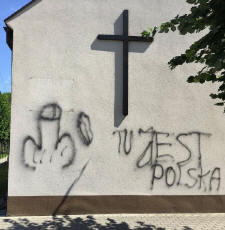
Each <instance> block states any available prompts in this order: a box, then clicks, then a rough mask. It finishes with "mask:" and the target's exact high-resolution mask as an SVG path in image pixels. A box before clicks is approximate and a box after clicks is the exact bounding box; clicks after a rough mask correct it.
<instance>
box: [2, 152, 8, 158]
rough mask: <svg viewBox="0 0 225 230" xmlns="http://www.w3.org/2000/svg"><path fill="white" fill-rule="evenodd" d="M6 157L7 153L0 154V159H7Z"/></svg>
mask: <svg viewBox="0 0 225 230" xmlns="http://www.w3.org/2000/svg"><path fill="white" fill-rule="evenodd" d="M8 155H9V154H8V153H4V154H0V159H2V158H4V157H7V156H8Z"/></svg>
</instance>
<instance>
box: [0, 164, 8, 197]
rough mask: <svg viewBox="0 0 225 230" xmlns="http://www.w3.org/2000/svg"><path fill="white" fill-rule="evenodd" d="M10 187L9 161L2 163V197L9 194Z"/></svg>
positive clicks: (0, 169) (0, 175)
mask: <svg viewBox="0 0 225 230" xmlns="http://www.w3.org/2000/svg"><path fill="white" fill-rule="evenodd" d="M7 189H8V162H6V163H4V164H1V165H0V198H1V197H2V196H4V195H6V194H7Z"/></svg>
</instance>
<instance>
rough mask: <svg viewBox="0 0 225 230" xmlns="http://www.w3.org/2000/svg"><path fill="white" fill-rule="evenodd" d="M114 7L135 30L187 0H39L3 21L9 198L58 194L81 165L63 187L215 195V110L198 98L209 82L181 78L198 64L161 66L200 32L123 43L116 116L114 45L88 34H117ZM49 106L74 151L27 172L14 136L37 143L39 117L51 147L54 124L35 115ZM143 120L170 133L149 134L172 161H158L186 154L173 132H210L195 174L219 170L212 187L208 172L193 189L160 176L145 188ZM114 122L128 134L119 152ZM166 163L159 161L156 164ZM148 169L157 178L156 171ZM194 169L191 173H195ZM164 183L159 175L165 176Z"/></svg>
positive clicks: (76, 191)
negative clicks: (9, 33) (122, 93)
mask: <svg viewBox="0 0 225 230" xmlns="http://www.w3.org/2000/svg"><path fill="white" fill-rule="evenodd" d="M124 9H128V10H129V34H130V35H140V33H141V32H142V31H143V30H144V29H147V28H149V27H153V26H155V25H160V24H161V23H162V22H165V21H167V20H168V19H170V18H172V17H174V16H176V15H177V14H183V13H184V12H187V11H188V10H189V6H188V5H186V3H185V1H184V0H171V1H167V0H160V1H159V0H152V1H149V0H113V1H111V0H104V1H103V0H83V1H80V0H73V1H72V0H69V1H61V0H44V1H41V2H40V3H38V4H37V5H35V6H34V7H32V8H30V9H29V10H28V11H26V12H24V13H23V14H21V15H20V16H18V17H16V18H14V19H13V20H11V21H9V22H8V23H9V25H10V26H11V27H12V28H13V30H14V49H13V65H12V120H11V146H10V159H9V163H10V164H9V165H10V166H9V193H8V195H9V196H42V195H62V196H63V195H65V194H66V193H67V192H68V189H69V188H70V186H71V185H72V184H73V183H74V181H75V180H76V178H79V176H80V175H81V171H82V169H84V166H85V165H86V164H87V167H85V170H84V171H83V173H82V176H81V177H80V178H79V180H78V182H76V184H74V186H73V187H72V188H71V190H70V191H69V192H70V195H131V194H135V195H151V194H157V195H174V194H175V195H184V194H189V195H194V194H202V195H207V194H225V183H224V175H225V173H224V170H223V165H224V149H225V142H224V138H225V131H224V127H223V125H222V124H223V123H224V119H225V117H224V114H223V111H222V110H221V108H218V107H216V106H214V101H212V100H211V99H210V98H209V96H208V95H209V94H210V93H211V92H213V91H214V90H215V86H212V85H210V84H208V85H204V86H202V85H198V84H188V83H186V77H187V76H188V75H189V74H192V73H193V74H194V73H195V72H196V71H197V70H199V69H200V66H197V65H184V66H182V67H178V68H177V69H176V70H174V71H171V70H170V69H169V67H168V65H167V62H168V61H169V60H170V58H172V57H174V56H175V55H178V54H180V53H181V52H184V51H185V49H186V48H188V47H189V45H190V44H191V43H192V42H193V41H194V40H196V39H197V38H198V37H199V36H200V35H187V36H185V37H183V36H180V35H178V33H168V34H160V35H157V36H156V37H155V40H154V42H153V43H152V44H151V45H149V46H147V45H146V44H141V43H136V42H133V43H130V47H129V50H130V51H131V52H130V53H129V115H128V116H127V117H126V118H124V119H123V121H122V122H121V123H120V119H122V118H121V114H120V107H119V102H120V98H121V97H119V99H118V94H119V93H118V91H119V88H120V84H119V83H120V79H121V78H122V43H121V42H112V41H98V40H96V37H97V35H98V34H114V33H118V34H119V33H121V29H122V21H121V13H122V11H123V10H124ZM121 100H122V98H121ZM49 104H57V105H58V106H59V107H60V108H61V110H62V113H61V117H60V121H59V122H58V125H59V126H60V129H59V130H58V135H59V136H61V135H63V134H65V133H69V134H70V137H71V141H68V140H69V138H67V141H68V143H69V142H70V143H74V146H75V149H74V151H75V157H74V159H73V162H72V164H71V165H70V166H69V167H67V168H64V169H62V168H61V167H60V163H61V162H59V161H60V157H59V158H56V161H55V163H54V164H53V163H50V161H49V160H47V161H45V162H43V164H39V165H38V167H36V169H35V170H33V169H32V168H31V167H26V166H25V165H26V161H25V160H24V154H23V143H24V140H25V138H26V137H28V136H30V137H32V138H33V139H34V140H35V141H36V142H38V140H39V138H40V136H39V134H40V133H38V122H39V123H41V132H42V139H43V140H42V141H43V145H44V147H45V148H46V149H47V148H49V149H51V147H52V146H53V144H54V140H55V139H57V134H56V132H57V127H56V126H57V125H55V126H54V124H56V123H53V122H52V123H51V122H50V125H49V124H47V122H46V121H43V120H41V119H40V113H41V111H42V109H43V106H45V105H49ZM80 112H84V113H85V114H87V115H88V116H89V119H90V122H91V130H92V132H93V140H92V142H91V144H90V145H86V144H84V142H82V140H81V138H80V135H79V132H78V128H77V119H78V116H79V113H80ZM51 125H52V126H51ZM116 126H118V127H116ZM150 127H154V130H157V131H159V132H166V133H167V132H168V133H170V135H169V137H167V136H166V135H160V136H159V140H158V142H160V143H170V144H171V146H169V145H163V146H162V145H161V146H159V149H160V153H159V154H170V155H173V156H174V159H175V160H174V161H170V160H165V161H166V163H168V164H170V163H171V164H172V166H173V167H174V168H176V167H177V166H176V162H179V161H182V160H185V159H187V158H188V154H189V151H188V150H187V148H185V147H184V146H182V145H181V144H179V143H178V142H177V141H176V137H177V135H178V134H182V133H186V134H187V133H190V132H197V131H198V132H204V133H210V134H211V136H210V137H208V136H204V137H202V140H201V156H202V167H203V170H204V173H207V172H208V170H211V171H210V173H212V170H213V169H214V168H215V167H218V168H220V169H221V170H220V173H221V179H220V188H219V190H218V191H217V190H216V187H217V184H218V180H214V181H213V182H212V183H213V189H212V191H210V190H209V185H210V181H209V180H210V179H209V177H207V178H206V179H205V180H206V181H205V182H204V183H205V185H206V187H207V190H205V187H204V185H202V187H201V189H199V184H196V186H194V187H193V188H187V187H185V186H177V185H175V184H174V185H173V186H171V187H168V186H167V185H166V183H165V176H163V178H162V179H160V180H159V179H156V180H155V183H154V188H153V189H151V183H152V173H153V172H152V167H151V165H147V166H146V167H142V168H138V167H137V160H138V159H139V157H140V156H141V154H142V153H143V151H144V149H145V148H146V146H147V144H148V142H149V138H150V135H146V134H145V135H144V134H142V135H140V134H139V133H138V130H139V129H140V128H141V129H143V130H147V129H148V128H150ZM124 129H127V130H128V134H130V131H131V130H132V131H133V139H132V140H133V142H132V143H133V144H132V150H131V151H130V153H129V154H128V155H126V154H125V153H124V152H123V151H122V150H121V152H120V153H118V144H119V135H118V133H115V134H114V135H113V132H115V131H118V130H124ZM39 131H40V130H39ZM128 137H129V136H128ZM122 138H123V136H122ZM196 138H197V136H195V135H194V134H193V135H192V136H191V137H190V139H186V140H185V139H183V140H182V141H183V143H184V144H186V146H189V148H190V149H191V151H192V159H191V162H189V163H188V165H186V169H185V170H184V174H183V175H182V183H183V184H185V183H188V184H191V185H192V184H193V183H194V182H195V179H193V178H192V177H190V175H188V174H187V170H188V169H190V168H193V167H197V166H196V165H197V164H198V154H197V153H198V144H196V143H197V142H196V140H197V139H196ZM122 143H123V142H122ZM126 144H127V148H128V147H129V143H126ZM71 146H72V145H71ZM154 148H156V146H155V147H154ZM42 150H43V149H42ZM29 151H30V152H29ZM35 151H37V149H36V150H33V151H31V150H26V154H25V155H26V157H28V158H29V157H31V159H32V157H33V154H34V153H35ZM43 151H44V150H43ZM48 152H50V153H48V154H50V155H51V154H52V152H51V151H48ZM71 153H72V150H71ZM68 154H69V153H68ZM146 157H147V158H150V155H146ZM145 160H146V159H145ZM164 163H165V162H164ZM164 163H162V164H164ZM167 167H169V166H163V170H164V171H165V170H166V169H167ZM157 170H160V169H159V168H157ZM176 170H177V169H176ZM182 170H183V169H182ZM195 172H196V171H195V170H194V171H192V172H191V173H195ZM155 173H156V174H155V176H156V177H157V175H158V177H159V175H160V171H157V172H155ZM172 173H173V172H172ZM168 175H169V174H168ZM171 175H172V174H171ZM171 175H169V176H171ZM177 175H178V174H177V172H176V177H177ZM209 175H210V174H209ZM215 176H217V177H218V175H215ZM194 177H195V178H198V176H197V174H196V175H195V176H194ZM171 178H172V177H171ZM217 179H218V178H217ZM172 181H173V178H172V179H169V183H172ZM198 183H199V182H198Z"/></svg>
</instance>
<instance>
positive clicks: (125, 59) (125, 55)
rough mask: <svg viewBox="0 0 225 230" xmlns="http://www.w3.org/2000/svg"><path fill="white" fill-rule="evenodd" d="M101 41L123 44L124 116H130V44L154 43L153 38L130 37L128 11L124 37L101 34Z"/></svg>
mask: <svg viewBox="0 0 225 230" xmlns="http://www.w3.org/2000/svg"><path fill="white" fill-rule="evenodd" d="M97 38H98V39H99V40H113V41H122V42H123V115H124V116H127V115H128V52H129V49H128V47H129V42H130V41H135V42H152V41H153V38H152V37H149V38H145V37H141V36H129V35H128V10H124V11H123V34H122V35H105V34H99V35H98V37H97Z"/></svg>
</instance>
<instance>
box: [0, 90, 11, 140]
mask: <svg viewBox="0 0 225 230" xmlns="http://www.w3.org/2000/svg"><path fill="white" fill-rule="evenodd" d="M10 107H11V93H1V92H0V142H1V143H3V144H8V143H9V137H10Z"/></svg>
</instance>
